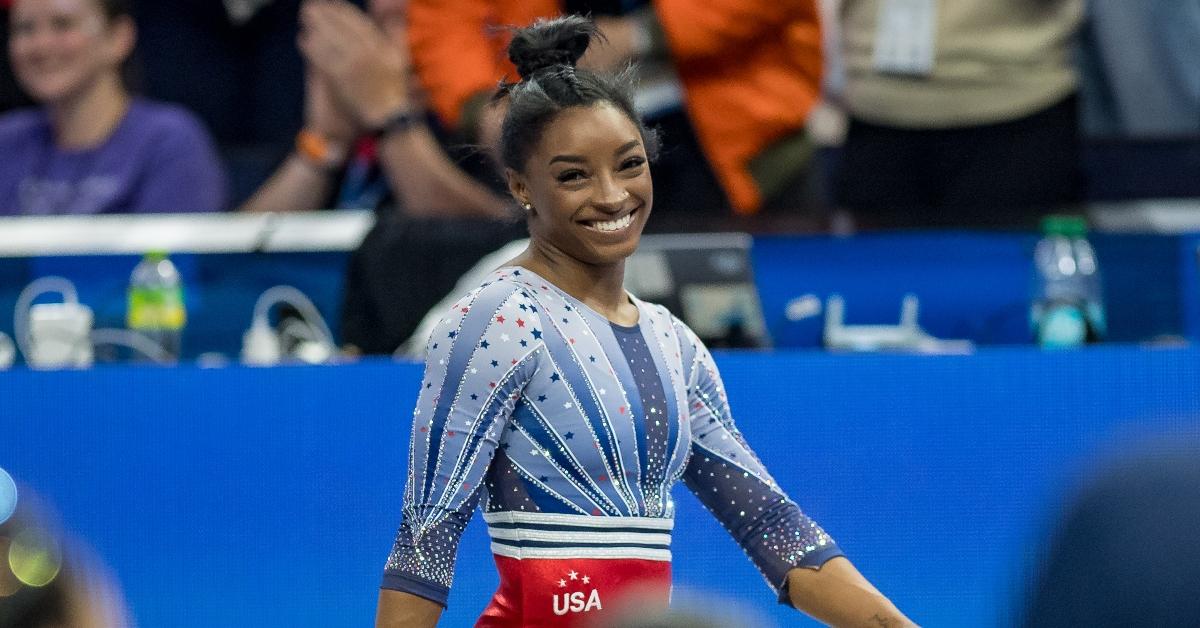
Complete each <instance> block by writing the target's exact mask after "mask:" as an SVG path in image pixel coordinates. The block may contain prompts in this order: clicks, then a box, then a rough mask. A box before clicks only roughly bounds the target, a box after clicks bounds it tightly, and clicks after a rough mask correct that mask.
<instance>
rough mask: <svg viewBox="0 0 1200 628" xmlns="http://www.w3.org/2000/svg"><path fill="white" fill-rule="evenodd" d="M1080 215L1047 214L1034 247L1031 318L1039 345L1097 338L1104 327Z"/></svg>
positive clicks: (1092, 258)
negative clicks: (1040, 236) (1039, 237)
mask: <svg viewBox="0 0 1200 628" xmlns="http://www.w3.org/2000/svg"><path fill="white" fill-rule="evenodd" d="M1086 235H1087V223H1086V222H1085V221H1084V219H1083V218H1081V217H1078V216H1047V217H1046V218H1045V219H1044V220H1043V221H1042V239H1041V240H1038V243H1037V245H1036V246H1035V248H1034V255H1033V258H1034V280H1033V304H1032V307H1031V309H1030V322H1031V324H1032V325H1033V330H1034V333H1035V334H1036V336H1037V341H1038V344H1039V345H1041V346H1043V347H1075V346H1079V345H1082V344H1084V343H1085V342H1097V341H1099V340H1100V339H1102V338H1103V337H1104V336H1105V334H1106V332H1107V322H1106V320H1105V313H1104V300H1103V295H1102V293H1101V288H1100V267H1099V264H1098V263H1097V261H1096V253H1095V251H1094V250H1093V249H1092V245H1091V244H1090V243H1089V242H1088V241H1087V238H1086Z"/></svg>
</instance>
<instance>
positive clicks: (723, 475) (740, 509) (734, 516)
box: [676, 323, 913, 627]
mask: <svg viewBox="0 0 1200 628" xmlns="http://www.w3.org/2000/svg"><path fill="white" fill-rule="evenodd" d="M676 329H677V331H678V332H679V334H680V340H681V342H680V355H681V357H682V359H683V366H684V377H685V380H686V382H687V388H688V406H689V417H688V419H689V421H690V423H691V433H692V442H691V449H692V452H691V453H692V455H691V457H690V458H689V461H688V465H687V468H686V470H685V473H684V480H685V483H686V484H687V485H688V488H689V489H691V490H692V492H693V493H695V495H696V497H697V498H699V499H700V501H701V503H703V504H704V505H705V507H707V508H708V510H709V511H710V512H712V514H713V515H714V516H715V517H716V518H717V520H718V521H720V522H721V524H722V525H723V526H724V527H725V529H726V530H728V531H729V533H730V535H731V536H732V537H733V538H734V540H735V541H737V543H738V545H740V546H741V547H742V549H743V550H745V552H746V554H747V555H749V556H750V558H751V560H752V561H753V562H754V564H755V566H756V567H757V568H758V570H759V572H761V573H762V575H763V577H764V578H766V580H767V582H769V583H771V585H772V587H773V588H774V589H775V590H776V592H777V593H778V595H779V601H780V602H781V603H785V604H786V603H790V604H791V606H793V607H795V608H797V609H799V610H801V611H804V612H805V613H808V614H809V615H812V616H813V617H814V618H816V619H819V620H821V621H823V622H827V623H829V624H831V625H834V626H876V627H878V626H911V625H913V623H912V622H911V621H909V620H908V619H907V618H905V617H904V615H903V614H902V613H901V612H900V611H899V610H897V609H896V607H895V606H894V605H893V604H892V603H891V602H890V601H889V600H888V599H887V598H886V597H884V596H883V594H881V593H880V592H879V590H878V589H876V588H875V587H874V586H872V585H871V583H870V582H868V581H867V579H866V578H864V577H863V576H862V575H861V574H860V573H859V572H858V570H857V569H855V568H854V565H852V564H851V563H850V561H849V560H847V559H846V558H845V556H844V555H843V554H842V551H841V550H840V549H839V548H838V546H837V544H836V543H835V542H834V541H833V539H832V538H830V536H829V535H828V534H826V533H825V531H824V530H823V529H822V528H821V527H820V526H819V525H818V524H817V523H816V522H815V521H813V520H812V519H810V518H808V516H806V515H805V514H804V513H803V512H802V511H801V510H800V508H799V506H797V505H796V503H795V502H793V501H792V500H791V499H789V498H788V496H787V495H786V494H785V493H784V492H783V489H782V488H781V487H780V486H779V485H778V483H776V481H775V479H774V478H772V477H771V475H770V473H768V472H767V469H766V467H765V466H764V465H763V464H762V462H761V461H760V460H759V459H758V456H757V455H755V453H754V451H753V450H752V449H751V448H750V445H749V444H748V443H747V442H746V440H745V438H744V437H743V436H742V434H741V432H739V431H738V429H737V427H736V426H735V425H734V422H733V418H732V415H731V413H730V411H729V403H728V399H727V397H726V395H725V387H724V384H723V383H722V382H721V376H720V373H719V372H718V371H717V367H716V363H715V362H714V361H713V359H712V356H711V355H710V354H709V352H708V350H707V349H706V348H705V347H704V344H703V343H702V342H700V340H699V338H697V337H696V336H695V334H694V333H693V332H692V331H691V330H690V329H688V328H687V327H686V326H685V325H683V324H682V323H676Z"/></svg>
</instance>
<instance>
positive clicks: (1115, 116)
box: [1081, 0, 1200, 138]
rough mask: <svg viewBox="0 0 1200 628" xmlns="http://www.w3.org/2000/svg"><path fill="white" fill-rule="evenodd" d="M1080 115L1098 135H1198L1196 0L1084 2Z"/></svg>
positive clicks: (1199, 29) (1199, 12)
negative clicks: (1085, 9) (1085, 17)
mask: <svg viewBox="0 0 1200 628" xmlns="http://www.w3.org/2000/svg"><path fill="white" fill-rule="evenodd" d="M1083 35H1084V36H1083V45H1082V46H1081V51H1082V55H1081V56H1082V67H1083V89H1082V92H1081V93H1082V101H1083V114H1084V115H1083V121H1084V128H1085V129H1086V130H1087V132H1088V135H1091V136H1096V137H1105V138H1110V137H1135V138H1148V137H1158V138H1163V137H1179V136H1191V137H1200V69H1197V63H1198V61H1200V53H1197V49H1200V2H1196V0H1139V1H1138V2H1129V1H1128V0H1088V4H1087V21H1086V23H1085V28H1084V33H1083Z"/></svg>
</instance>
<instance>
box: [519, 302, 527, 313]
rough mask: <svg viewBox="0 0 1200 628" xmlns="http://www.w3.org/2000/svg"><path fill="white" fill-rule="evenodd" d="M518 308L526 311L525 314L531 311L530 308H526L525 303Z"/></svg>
mask: <svg viewBox="0 0 1200 628" xmlns="http://www.w3.org/2000/svg"><path fill="white" fill-rule="evenodd" d="M517 307H519V308H521V310H522V311H525V312H528V311H529V308H528V307H525V304H524V303H522V304H520V305H518V306H517Z"/></svg>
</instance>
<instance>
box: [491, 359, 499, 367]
mask: <svg viewBox="0 0 1200 628" xmlns="http://www.w3.org/2000/svg"><path fill="white" fill-rule="evenodd" d="M492 366H500V363H499V362H497V361H495V360H492Z"/></svg>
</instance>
